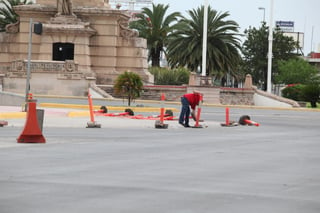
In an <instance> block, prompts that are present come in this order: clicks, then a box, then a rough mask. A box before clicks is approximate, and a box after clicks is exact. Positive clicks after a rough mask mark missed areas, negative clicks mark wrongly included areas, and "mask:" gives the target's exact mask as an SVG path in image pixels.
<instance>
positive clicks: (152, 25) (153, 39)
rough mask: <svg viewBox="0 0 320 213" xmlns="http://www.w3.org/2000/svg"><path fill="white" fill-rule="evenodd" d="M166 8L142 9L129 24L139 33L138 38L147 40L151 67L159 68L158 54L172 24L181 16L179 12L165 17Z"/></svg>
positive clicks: (153, 5) (156, 6)
mask: <svg viewBox="0 0 320 213" xmlns="http://www.w3.org/2000/svg"><path fill="white" fill-rule="evenodd" d="M168 8H169V5H163V4H157V5H155V4H152V10H150V9H149V8H143V9H142V12H141V13H139V14H137V15H136V18H137V20H136V21H132V22H131V23H130V27H131V28H133V29H136V30H138V31H139V35H140V37H143V38H145V39H147V46H148V50H149V60H151V61H152V66H157V67H159V66H160V54H161V51H163V47H164V45H165V43H166V39H167V36H168V34H169V33H170V32H172V31H173V30H174V28H175V25H174V22H176V21H177V18H178V17H180V16H181V15H180V13H179V12H174V13H171V14H169V15H168V16H166V12H167V10H168Z"/></svg>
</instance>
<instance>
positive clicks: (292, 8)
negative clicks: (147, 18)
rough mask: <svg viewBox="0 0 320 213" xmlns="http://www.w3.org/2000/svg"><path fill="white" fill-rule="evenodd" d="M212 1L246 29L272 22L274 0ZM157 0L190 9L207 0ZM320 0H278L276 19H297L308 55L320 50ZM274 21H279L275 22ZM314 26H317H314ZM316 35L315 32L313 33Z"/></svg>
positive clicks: (174, 8) (171, 7) (296, 28)
mask: <svg viewBox="0 0 320 213" xmlns="http://www.w3.org/2000/svg"><path fill="white" fill-rule="evenodd" d="M208 2H209V5H210V6H211V7H212V8H213V9H215V10H217V11H219V12H229V14H230V16H229V19H231V20H234V21H236V22H237V23H238V24H239V26H240V33H243V32H244V30H245V29H248V28H249V26H252V27H259V26H260V25H261V21H262V20H263V10H259V9H258V8H259V7H263V8H265V20H266V22H267V25H269V19H270V2H271V0H238V1H237V0H233V1H231V0H208ZM153 3H155V4H169V12H170V13H171V12H175V11H179V12H181V13H182V14H183V15H187V13H186V11H187V10H191V9H195V8H198V7H199V6H201V5H203V4H204V0H153ZM319 20H320V0H274V12H273V22H275V21H293V22H294V31H295V32H302V33H304V49H303V52H304V54H305V55H307V54H308V53H309V52H310V50H311V44H312V50H313V51H315V52H320V21H319ZM273 25H275V24H274V23H273ZM312 29H313V30H312ZM312 32H313V33H312ZM312 35H313V36H312Z"/></svg>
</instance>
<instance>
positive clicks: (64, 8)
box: [57, 0, 75, 16]
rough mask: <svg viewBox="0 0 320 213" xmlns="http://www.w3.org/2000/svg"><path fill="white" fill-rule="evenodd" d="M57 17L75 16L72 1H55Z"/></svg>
mask: <svg viewBox="0 0 320 213" xmlns="http://www.w3.org/2000/svg"><path fill="white" fill-rule="evenodd" d="M57 9H58V14H57V15H63V16H75V15H74V13H73V9H72V0H57Z"/></svg>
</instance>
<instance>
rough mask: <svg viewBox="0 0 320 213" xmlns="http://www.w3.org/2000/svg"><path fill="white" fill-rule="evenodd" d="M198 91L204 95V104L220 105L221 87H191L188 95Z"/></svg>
mask: <svg viewBox="0 0 320 213" xmlns="http://www.w3.org/2000/svg"><path fill="white" fill-rule="evenodd" d="M194 90H197V91H199V92H201V93H202V94H203V102H204V103H208V104H220V88H219V87H196V86H193V87H192V86H189V87H188V89H187V93H192V92H193V91H194Z"/></svg>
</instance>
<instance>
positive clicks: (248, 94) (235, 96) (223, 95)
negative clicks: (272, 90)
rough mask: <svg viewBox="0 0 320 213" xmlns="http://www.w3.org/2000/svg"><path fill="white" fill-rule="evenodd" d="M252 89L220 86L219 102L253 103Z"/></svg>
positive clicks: (234, 103) (229, 103)
mask: <svg viewBox="0 0 320 213" xmlns="http://www.w3.org/2000/svg"><path fill="white" fill-rule="evenodd" d="M254 93H255V92H254V90H253V89H243V88H226V87H224V88H221V90H220V103H221V104H223V105H254V100H253V95H254Z"/></svg>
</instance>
